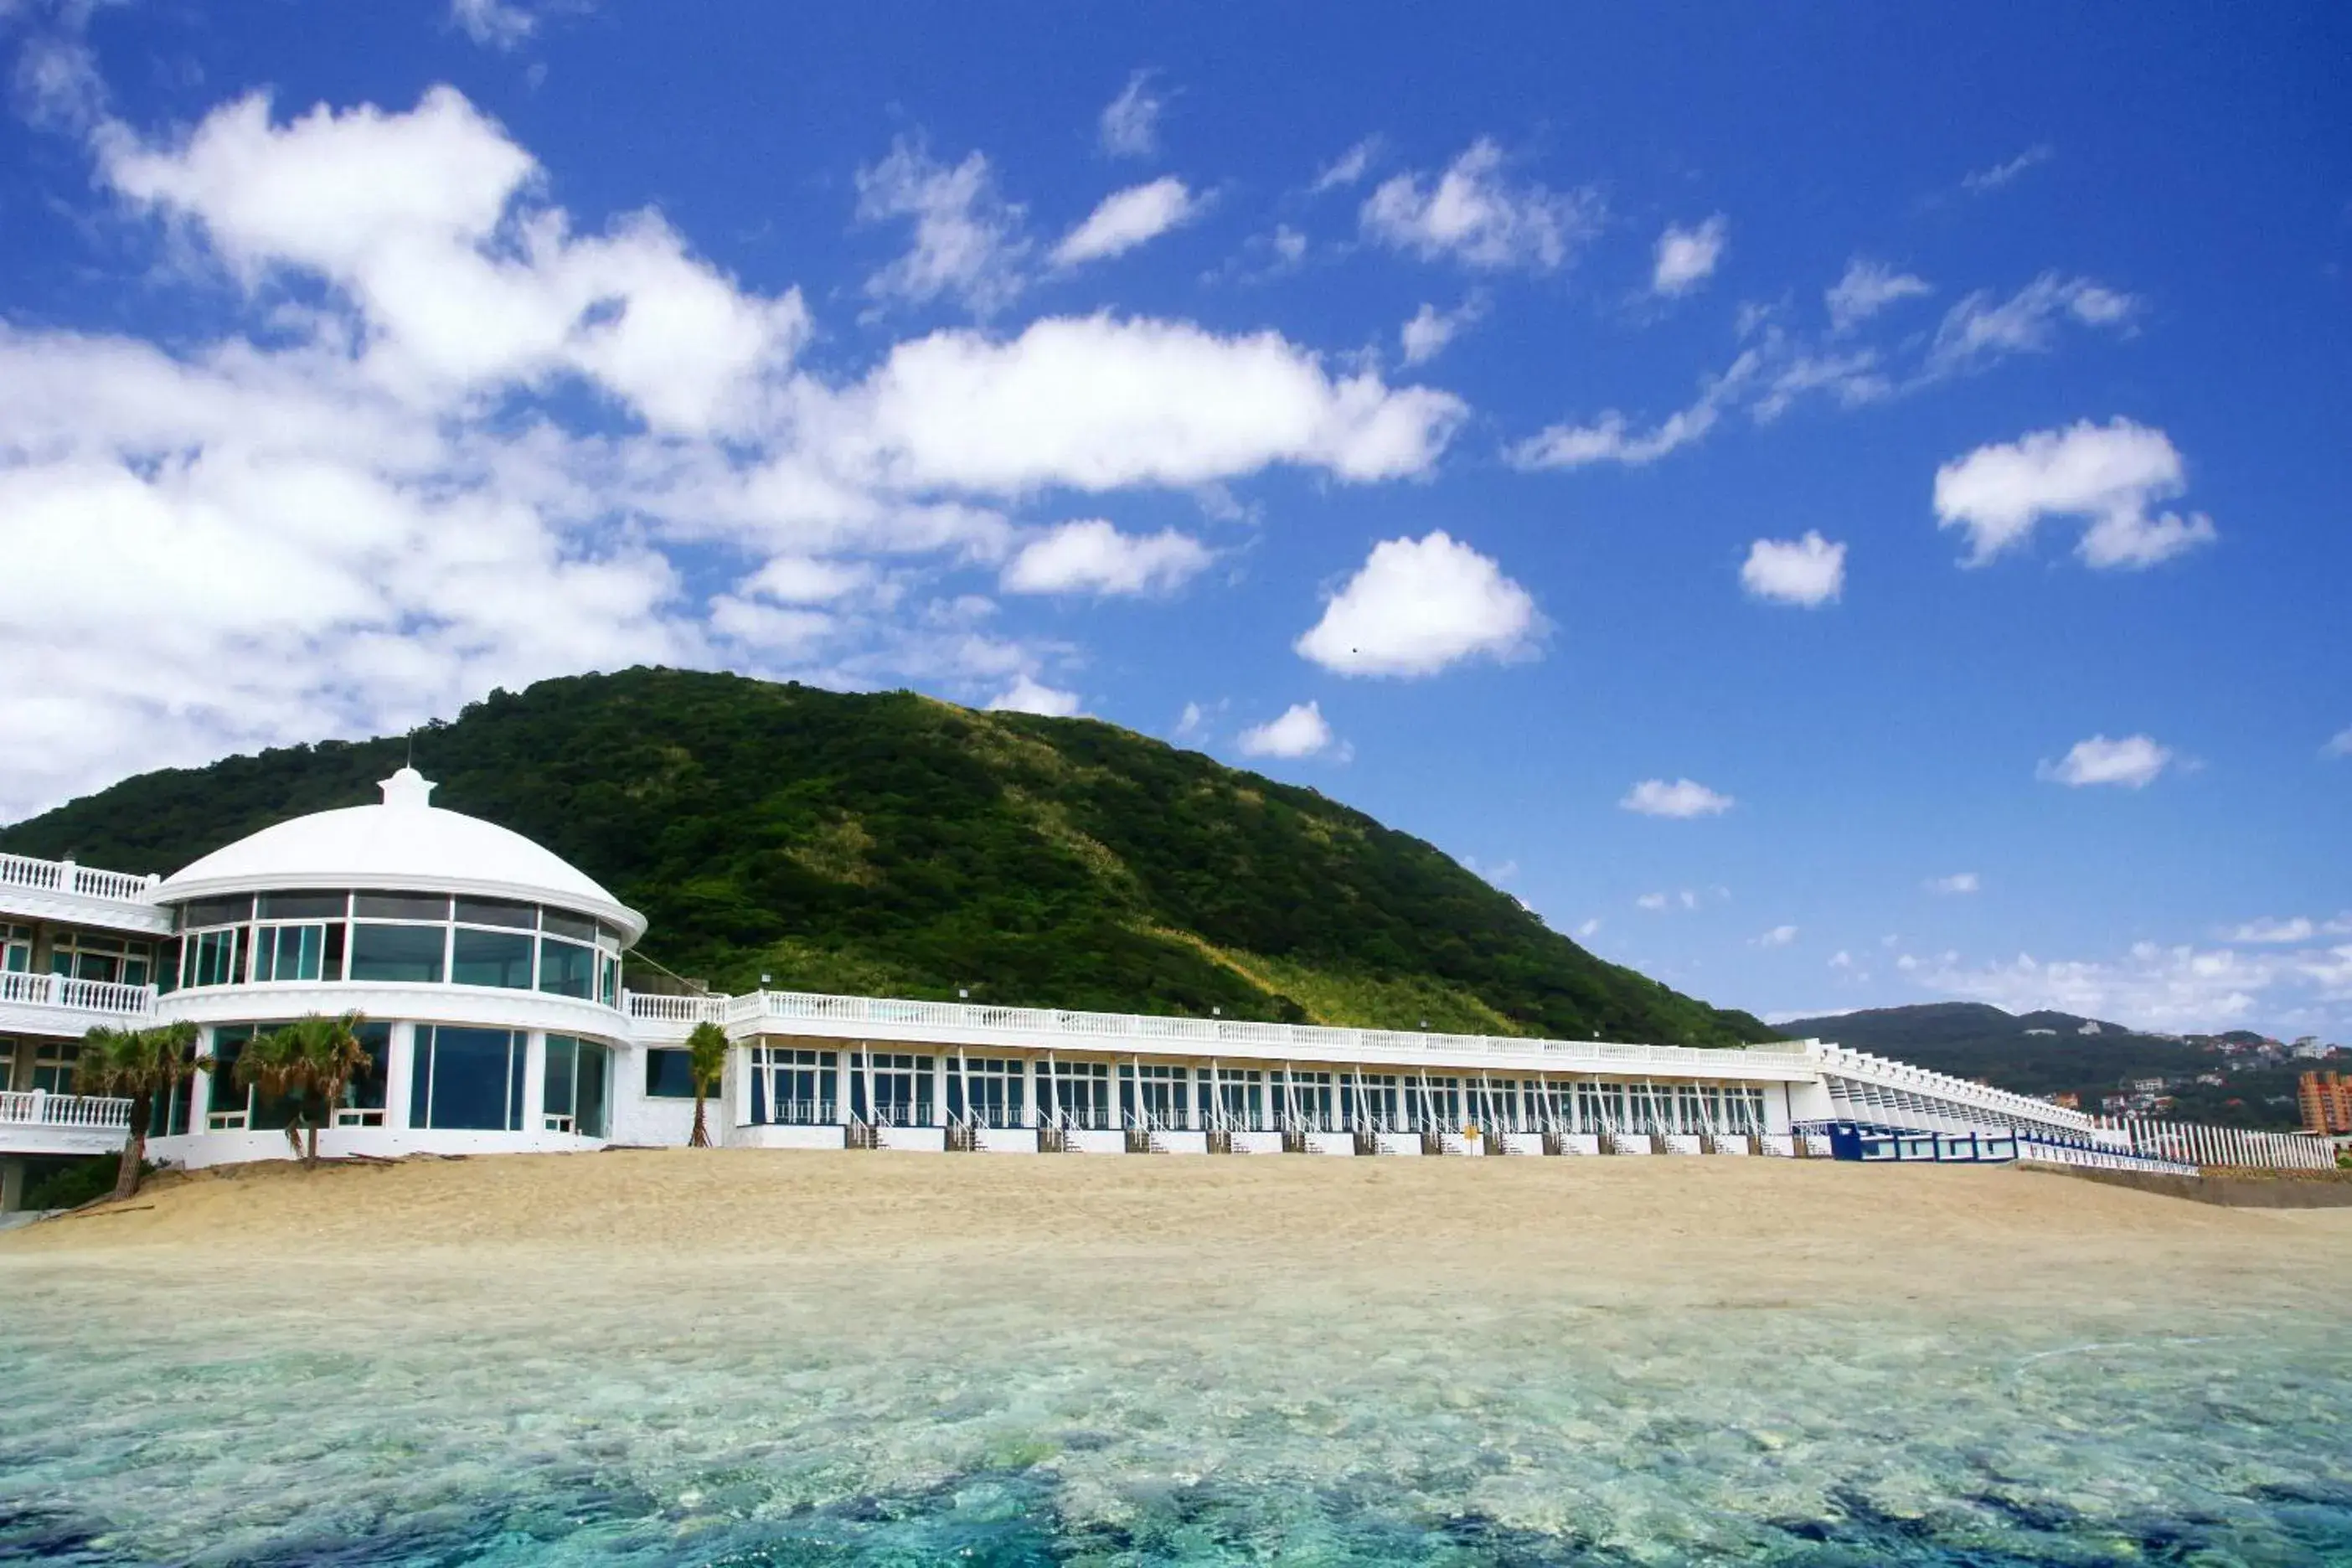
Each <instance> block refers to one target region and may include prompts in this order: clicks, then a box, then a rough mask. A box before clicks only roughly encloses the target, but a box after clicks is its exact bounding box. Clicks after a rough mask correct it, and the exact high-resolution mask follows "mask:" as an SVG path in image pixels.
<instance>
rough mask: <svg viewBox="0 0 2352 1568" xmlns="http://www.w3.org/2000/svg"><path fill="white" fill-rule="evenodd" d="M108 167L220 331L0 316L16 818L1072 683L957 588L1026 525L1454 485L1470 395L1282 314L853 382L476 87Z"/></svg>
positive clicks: (944, 335) (1062, 652)
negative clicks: (284, 773)
mask: <svg viewBox="0 0 2352 1568" xmlns="http://www.w3.org/2000/svg"><path fill="white" fill-rule="evenodd" d="M95 101H100V102H102V99H101V100H95ZM90 146H91V150H92V153H93V155H94V159H95V162H96V164H97V168H98V174H99V184H100V188H101V189H103V190H107V191H109V192H110V193H112V194H114V195H120V196H121V198H123V199H124V201H125V202H126V204H128V205H131V207H133V208H134V209H136V210H139V211H142V212H150V213H152V214H154V215H155V216H157V217H158V218H159V219H161V220H162V223H163V225H166V226H168V228H169V234H168V241H169V243H168V244H163V243H158V244H157V245H156V246H155V247H154V249H155V251H156V252H157V253H159V254H161V255H162V256H163V258H165V259H167V260H168V262H169V263H170V265H168V266H161V267H152V268H147V269H146V270H144V271H143V272H142V273H141V274H140V275H139V278H138V285H139V287H140V288H141V289H143V290H147V291H149V292H150V293H152V294H156V295H163V296H166V297H167V300H168V302H169V304H171V305H173V306H178V305H181V304H184V303H188V302H191V301H192V302H193V308H191V309H185V310H174V311H173V312H172V313H170V314H167V315H166V314H163V313H162V312H161V311H160V310H159V312H158V314H159V317H160V319H165V320H170V321H173V322H174V323H175V326H174V335H173V340H172V342H171V346H169V347H168V348H167V347H165V346H163V345H161V344H159V343H157V342H150V341H147V340H145V339H142V338H141V337H139V336H136V335H131V333H129V332H125V331H110V330H100V331H88V332H84V331H69V330H52V331H23V330H19V329H17V328H15V327H13V326H9V325H7V324H5V323H0V559H5V560H6V561H7V562H8V563H9V566H8V582H9V589H10V592H9V593H8V594H7V595H5V596H0V646H5V647H7V648H8V649H9V655H8V659H7V679H6V680H5V681H0V753H4V754H5V755H6V756H7V757H8V759H9V762H8V765H7V767H6V768H5V769H0V818H7V817H13V816H18V815H21V814H23V813H26V812H28V811H33V810H37V809H39V808H41V807H43V806H45V805H49V804H52V803H54V802H55V801H57V800H58V799H61V798H65V797H67V796H68V795H75V794H79V793H82V792H84V791H86V790H88V789H90V788H92V787H95V786H97V785H99V784H103V783H105V782H107V781H108V780H109V779H111V778H113V777H116V776H119V775H120V774H121V773H123V772H125V771H128V770H130V769H131V768H144V767H155V766H165V765H177V764H184V763H201V762H205V761H208V760H210V759H212V758H214V757H216V756H219V755H221V754H223V753H224V752H229V751H235V750H250V749H256V748H258V747H261V746H265V745H277V744H285V743H289V742H305V741H311V740H316V739H320V738H322V737H329V736H348V735H358V734H373V733H383V732H385V731H398V730H401V729H405V728H408V727H411V726H413V725H415V724H417V723H419V722H421V721H425V720H426V719H428V718H431V717H434V716H436V715H441V716H446V715H449V714H452V713H454V712H455V711H456V710H457V709H458V708H459V707H460V706H461V705H462V704H464V703H466V702H467V701H471V700H477V699H478V698H479V697H481V696H482V695H484V694H485V693H487V692H488V690H489V689H491V688H493V687H495V686H504V687H507V688H509V689H513V688H518V687H520V686H522V685H525V684H528V683H529V682H530V681H532V680H535V679H541V678H543V677H546V676H551V675H559V674H572V673H578V672H582V671H585V670H593V669H610V668H619V667H622V666H625V665H629V664H636V663H663V664H669V665H673V666H686V667H709V666H715V665H723V666H726V667H728V668H737V669H740V670H743V671H745V672H746V673H751V674H756V675H763V676H775V677H782V676H787V675H789V676H792V677H793V678H796V679H803V680H809V681H813V682H817V683H821V684H826V685H833V686H842V687H853V688H856V687H870V686H903V685H909V684H916V685H921V686H923V687H925V688H927V689H938V690H940V691H941V692H942V694H943V695H950V696H953V697H955V698H956V699H957V700H965V701H981V700H986V699H987V698H988V697H990V696H992V695H995V694H999V693H1007V691H1008V688H1011V689H1013V690H1014V691H1018V690H1019V689H1020V687H1019V682H1020V681H1021V680H1022V679H1027V680H1029V681H1030V682H1031V684H1032V685H1033V686H1035V687H1038V688H1039V689H1044V690H1048V691H1050V690H1051V688H1047V687H1044V686H1043V682H1042V680H1041V679H1040V676H1039V674H1038V672H1040V671H1042V670H1045V669H1046V668H1054V666H1053V665H1052V664H1049V662H1048V661H1049V660H1056V661H1068V660H1071V659H1074V658H1077V657H1079V650H1076V649H1074V648H1070V647H1066V646H1064V645H1060V644H1056V643H1052V642H1049V641H1046V640H1045V639H1043V638H1042V637H1039V636H1036V635H1034V634H1026V633H1023V632H1020V631H1015V630H1004V629H1001V627H1000V625H999V623H998V622H997V621H996V620H994V619H992V605H990V604H989V602H988V601H987V600H986V599H984V598H980V597H978V596H975V595H970V594H969V593H967V592H962V591H961V590H962V588H963V586H964V585H963V584H956V583H955V582H953V581H952V578H951V576H950V574H953V573H957V572H971V571H983V572H988V573H990V574H996V573H999V572H1002V571H1003V570H1004V569H1005V568H1006V566H1007V563H1010V562H1011V561H1013V559H1014V558H1015V557H1016V556H1017V555H1018V554H1019V552H1020V551H1021V548H1022V547H1023V546H1024V544H1027V543H1029V542H1033V541H1034V535H1031V534H1029V533H1027V532H1026V531H1024V527H1023V525H1022V523H1021V522H1020V521H1016V520H1015V518H1014V517H1013V516H1010V515H1007V510H1002V509H1010V508H1013V507H1015V506H1018V505H1021V504H1023V503H1024V501H1025V500H1026V499H1027V498H1028V497H1030V496H1032V495H1033V494H1034V493H1036V492H1039V491H1044V490H1048V489H1055V488H1059V487H1072V488H1079V489H1091V490H1108V489H1119V488H1124V487H1133V486H1158V487H1169V488H1179V489H1185V490H1187V491H1189V492H1192V493H1194V494H1201V493H1204V492H1205V491H1207V490H1210V489H1213V488H1214V487H1216V486H1218V485H1219V484H1221V483H1224V482H1230V481H1233V480H1236V479H1243V478H1244V477H1247V476H1249V475H1251V474H1254V473H1256V472H1258V471H1261V470H1262V469H1264V468H1266V467H1268V466H1270V465H1275V464H1297V465H1300V466H1303V467H1306V468H1311V469H1314V470H1316V471H1318V472H1319V473H1321V474H1325V475H1328V476H1331V477H1336V478H1339V479H1346V480H1349V481H1369V480H1372V479H1381V478H1386V477H1395V476H1402V475H1405V474H1410V473H1419V472H1424V471H1426V470H1427V468H1428V467H1429V466H1430V465H1431V464H1432V463H1433V462H1434V460H1435V458H1436V457H1437V455H1438V453H1439V452H1440V451H1441V450H1442V449H1443V447H1444V445H1445V443H1446V441H1447V439H1448V438H1449V437H1450V436H1451V434H1452V432H1453V430H1454V427H1455V426H1456V425H1457V424H1458V423H1459V421H1460V420H1461V418H1462V417H1463V415H1464V412H1465V410H1464V408H1463V405H1461V403H1460V402H1459V400H1458V399H1455V398H1453V397H1451V396H1450V395H1446V394H1444V393H1439V392H1434V391H1430V390H1426V389H1421V388H1404V389H1392V388H1390V387H1388V386H1387V385H1385V384H1382V383H1381V380H1380V379H1379V377H1378V376H1377V375H1375V374H1365V373H1349V374H1335V373H1333V372H1330V371H1327V370H1326V369H1325V368H1324V365H1323V363H1322V362H1321V361H1320V359H1319V358H1318V356H1317V355H1315V354H1314V353H1310V352H1308V351H1307V350H1305V349H1303V348H1300V347H1298V346H1297V345H1295V344H1293V343H1290V342H1286V340H1284V339H1283V338H1281V337H1280V336H1278V335H1277V334H1275V333H1272V332H1261V333H1257V334H1255V335H1251V336H1243V337H1228V336H1221V335H1219V334H1216V333H1213V332H1211V331H1205V330H1203V329H1202V328H1200V327H1197V326H1193V325H1192V324H1190V323H1187V322H1181V321H1118V320H1113V319H1111V318H1108V317H1097V318H1090V319H1080V320H1048V321H1038V322H1036V323H1034V324H1033V325H1031V326H1030V327H1029V328H1028V329H1027V330H1026V331H1023V332H1021V333H1020V334H1019V335H1018V336H1015V337H1011V338H1002V337H997V336H992V335H990V334H986V333H982V332H979V331H938V332H933V333H931V334H930V335H929V336H927V337H922V338H919V339H917V340H915V341H913V342H901V343H898V344H896V345H895V346H888V347H887V348H886V349H885V350H884V351H883V352H882V353H880V356H879V360H878V363H876V364H874V366H873V367H872V368H871V369H870V370H868V371H866V372H865V373H864V374H862V375H860V376H858V377H856V378H854V379H850V380H847V381H838V380H829V379H827V378H826V377H824V375H822V374H818V373H817V372H815V371H814V370H812V369H811V368H809V367H807V366H805V365H803V363H800V361H799V359H798V351H799V349H800V347H801V345H802V344H803V342H804V341H805V340H806V339H807V338H808V336H809V335H810V332H811V331H812V322H811V320H810V316H809V312H808V310H806V308H805V306H804V305H803V301H802V299H801V297H800V295H799V294H798V293H797V292H795V291H792V290H784V291H782V292H778V293H773V294H762V293H761V292H758V291H756V290H753V289H749V288H747V287H745V286H743V285H742V284H741V283H740V282H739V281H737V280H736V279H731V278H730V277H729V276H728V275H726V274H725V273H724V272H722V271H721V270H720V269H719V268H717V267H715V266H713V265H712V264H710V263H709V261H708V260H707V259H705V258H701V257H699V256H698V255H697V254H696V253H695V252H694V251H693V250H692V249H691V247H689V246H688V242H687V241H686V240H685V239H684V238H683V237H681V236H680V235H679V234H678V233H677V231H676V230H674V229H673V228H671V227H670V226H668V225H667V223H666V222H665V221H664V220H663V219H662V218H661V217H660V216H659V215H657V214H656V213H654V212H651V211H642V212H634V213H625V214H622V215H620V216H616V217H613V218H611V219H610V220H609V221H606V220H604V219H603V218H601V217H600V218H598V219H597V220H596V221H595V222H594V223H593V224H583V223H575V222H574V220H573V218H572V215H571V214H570V213H568V212H567V211H566V210H565V209H564V208H562V206H560V205H556V203H555V199H554V194H553V193H554V187H555V186H556V184H557V180H556V178H555V176H553V175H552V174H550V173H549V172H548V171H545V170H542V169H541V167H540V165H539V163H537V161H536V160H535V159H534V158H532V157H531V155H530V153H528V152H527V151H525V150H524V149H523V148H522V147H520V145H518V144H517V143H516V142H514V141H513V140H512V139H511V138H510V137H509V135H508V134H507V132H505V131H504V130H503V129H501V128H500V127H499V126H498V125H497V124H496V123H495V122H493V121H490V120H489V119H488V117H486V116H485V115H483V114H482V113H480V112H479V111H478V110H477V109H476V108H475V107H474V106H473V105H472V104H470V103H469V102H467V100H465V99H464V98H463V97H462V96H461V95H459V94H457V93H456V92H455V91H453V90H450V89H436V91H434V92H431V93H428V94H427V95H425V98H424V99H423V100H421V101H420V102H419V103H418V104H417V105H416V106H415V108H414V109H411V110H405V111H393V110H383V109H379V108H375V107H361V108H352V109H343V110H331V109H326V108H320V109H318V110H310V111H308V112H305V113H302V114H300V115H298V116H296V117H294V118H292V119H290V120H278V119H274V118H273V117H272V115H271V112H270V110H269V106H268V103H267V102H266V101H265V100H261V99H258V98H248V99H244V100H236V101H232V102H227V103H224V104H222V105H221V106H220V107H218V108H217V109H215V110H214V111H213V112H212V113H210V114H208V115H205V116H203V117H202V118H201V119H200V120H199V121H197V122H196V123H195V125H194V127H193V129H191V130H188V131H185V132H178V133H175V134H173V135H172V136H170V137H168V138H152V137H149V136H146V135H143V134H142V133H141V132H138V131H134V130H132V129H131V128H129V127H126V126H123V125H121V124H119V123H115V122H111V121H102V122H100V124H98V125H97V126H96V127H95V128H93V130H92V131H91V133H90ZM901 163H903V164H905V165H906V167H905V168H904V169H902V170H901V171H900V172H901V173H904V174H908V178H909V181H910V182H911V184H913V185H917V186H919V185H921V184H923V181H924V180H925V179H926V178H928V177H929V175H928V174H926V172H925V169H924V168H921V167H917V166H916V161H915V160H914V159H913V158H912V156H911V155H909V157H908V158H906V159H903V160H901ZM978 167H982V168H984V165H981V166H978ZM940 173H945V174H954V173H955V171H944V172H941V171H937V170H935V169H933V170H930V171H929V174H940ZM952 183H953V182H950V184H952ZM904 184H907V182H896V181H894V179H889V178H873V179H869V181H868V190H867V194H868V195H869V196H870V197H872V198H873V200H874V201H875V202H876V204H877V206H878V207H879V208H882V209H887V210H893V211H898V210H904V211H905V212H906V213H907V214H908V216H917V215H918V212H919V211H920V212H929V213H932V214H933V215H934V216H936V213H937V212H939V211H952V210H954V209H955V208H956V207H957V203H956V202H955V201H954V200H949V201H947V202H946V203H945V204H944V205H943V206H937V207H925V206H923V205H922V204H920V203H917V204H916V205H915V206H912V207H903V208H902V206H901V205H898V204H895V203H894V201H893V200H892V199H891V197H890V195H889V193H890V191H892V190H897V189H900V188H901V187H902V186H903V185H904ZM966 184H967V188H969V187H970V184H971V182H966ZM950 194H952V193H950ZM973 205H974V204H970V203H967V204H965V207H966V210H971V208H972V207H973ZM917 226H918V228H919V229H920V228H921V227H922V224H921V222H918V225H917ZM141 232H142V231H138V230H128V231H124V230H118V240H117V242H115V243H119V242H120V239H121V237H122V235H123V234H126V233H127V234H130V235H132V236H134V237H136V236H138V235H140V234H141ZM932 238H933V239H937V238H938V236H936V235H934V236H932ZM920 248H921V247H918V249H920ZM953 248H954V247H952V246H947V247H945V251H950V252H951V251H952V250H953ZM1000 248H1001V247H1000ZM942 254H943V255H944V254H945V252H942ZM146 259H147V258H144V257H141V258H136V259H134V261H133V263H132V266H133V267H134V268H139V267H142V266H143V265H144V263H145V262H146ZM982 270H983V271H984V269H982ZM909 276H910V278H911V274H910V275H909ZM932 276H933V277H934V278H935V279H939V280H940V282H939V287H940V288H941V289H947V290H949V291H950V292H952V291H953V290H954V289H957V288H961V287H962V286H963V285H964V284H966V283H970V282H971V281H972V280H973V279H974V276H975V274H974V273H973V271H972V269H971V268H965V267H961V266H960V265H950V264H949V263H948V262H947V261H945V260H940V261H939V264H938V265H937V266H936V267H935V268H933V270H932ZM959 279H960V280H961V281H958V280H959ZM1177 538H1178V539H1181V535H1179V536H1177ZM1127 543H1128V545H1129V546H1131V548H1128V549H1125V550H1122V551H1118V552H1103V554H1104V559H1103V560H1098V561H1097V562H1095V563H1094V564H1093V567H1092V568H1091V569H1092V570H1094V571H1095V572H1096V574H1097V575H1096V581H1097V582H1099V583H1100V584H1102V586H1103V587H1104V588H1105V589H1111V588H1116V587H1119V586H1122V585H1123V584H1125V583H1126V582H1128V581H1129V580H1131V577H1132V575H1133V574H1135V573H1138V572H1139V573H1140V574H1141V576H1142V578H1143V580H1144V581H1146V582H1148V583H1165V582H1168V581H1171V580H1172V578H1173V576H1174V575H1175V574H1177V571H1178V569H1179V567H1181V565H1182V558H1183V557H1185V556H1186V555H1187V553H1188V552H1186V551H1185V550H1184V547H1183V546H1182V545H1181V543H1173V542H1171V541H1169V540H1166V539H1160V540H1158V541H1156V542H1155V541H1154V540H1152V539H1149V538H1147V539H1140V540H1133V541H1129V542H1127ZM1112 555H1116V557H1117V559H1116V560H1112V559H1110V557H1111V556H1112ZM95 558H103V559H105V560H106V561H108V563H109V566H108V569H107V570H106V571H105V572H104V573H102V574H93V573H91V571H90V570H89V561H90V560H92V559H95ZM1045 563H1046V561H1045V558H1038V559H1033V560H1032V561H1031V562H1030V563H1027V564H1026V565H1024V567H1023V569H1022V571H1021V572H1020V573H1018V574H1015V575H1016V580H1020V581H1027V580H1029V578H1028V576H1027V574H1028V573H1029V572H1030V571H1032V570H1033V569H1037V570H1042V569H1043V566H1044V565H1045ZM1063 570H1064V571H1066V573H1069V574H1071V575H1072V576H1073V577H1074V578H1076V577H1083V576H1084V574H1085V569H1083V563H1082V566H1069V565H1065V567H1064V568H1063ZM100 624H103V625H105V626H108V627H110V630H109V632H108V634H107V636H106V637H104V638H103V639H100V640H98V641H95V642H94V641H93V639H92V637H91V635H90V627H91V626H93V625H100Z"/></svg>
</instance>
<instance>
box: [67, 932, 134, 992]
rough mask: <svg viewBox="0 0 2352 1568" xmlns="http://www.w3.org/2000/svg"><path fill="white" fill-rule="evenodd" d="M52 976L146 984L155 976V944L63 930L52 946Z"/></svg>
mask: <svg viewBox="0 0 2352 1568" xmlns="http://www.w3.org/2000/svg"><path fill="white" fill-rule="evenodd" d="M49 973H52V974H62V975H64V976H66V977H67V978H68V979H72V980H96V981H100V982H103V983H104V984H110V985H114V984H121V985H144V984H147V983H148V981H149V980H151V979H152V978H153V977H154V973H155V949H154V946H153V944H152V943H151V942H136V941H132V940H130V939H128V938H124V937H119V936H108V935H105V934H103V933H101V932H98V931H59V932H58V934H57V935H56V936H55V937H54V938H53V939H51V941H50V943H49Z"/></svg>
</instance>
